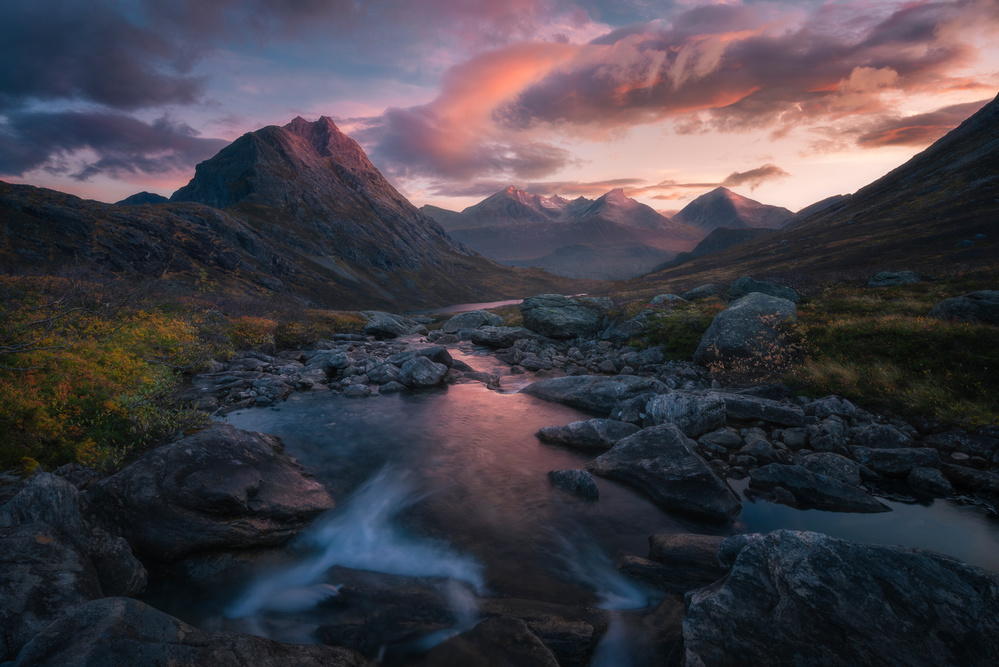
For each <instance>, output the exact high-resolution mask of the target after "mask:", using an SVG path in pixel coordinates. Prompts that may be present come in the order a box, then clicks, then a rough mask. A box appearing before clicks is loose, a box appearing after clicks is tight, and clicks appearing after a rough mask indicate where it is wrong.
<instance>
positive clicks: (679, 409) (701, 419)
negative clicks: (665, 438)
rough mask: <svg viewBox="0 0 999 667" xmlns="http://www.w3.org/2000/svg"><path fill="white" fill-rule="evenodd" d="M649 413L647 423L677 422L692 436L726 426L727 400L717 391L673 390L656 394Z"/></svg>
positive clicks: (683, 430) (682, 429) (646, 424)
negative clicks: (693, 392)
mask: <svg viewBox="0 0 999 667" xmlns="http://www.w3.org/2000/svg"><path fill="white" fill-rule="evenodd" d="M645 413H646V417H645V420H644V425H645V426H654V425H657V424H675V425H676V427H677V428H679V429H680V430H681V431H682V432H683V434H684V435H686V436H687V437H688V438H696V437H698V436H700V435H703V434H705V433H707V432H708V431H713V430H715V429H717V428H719V427H721V426H724V425H725V401H724V400H722V398H721V397H720V396H718V395H717V394H706V395H705V394H692V393H689V392H680V391H671V392H669V393H667V394H660V395H658V396H654V397H652V398H651V399H650V400H649V402H648V403H647V404H646V406H645Z"/></svg>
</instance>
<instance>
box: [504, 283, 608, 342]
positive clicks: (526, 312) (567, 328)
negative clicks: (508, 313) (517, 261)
mask: <svg viewBox="0 0 999 667" xmlns="http://www.w3.org/2000/svg"><path fill="white" fill-rule="evenodd" d="M606 312H607V309H606V308H604V307H602V306H601V304H599V303H594V302H592V301H584V300H581V299H570V298H569V297H566V296H562V295H560V294H539V295H538V296H532V297H530V298H528V299H524V301H523V303H521V304H520V313H521V315H522V316H523V318H524V326H525V327H527V328H528V329H530V330H531V331H534V332H537V333H539V334H541V335H542V336H547V337H548V338H558V339H569V338H578V337H579V336H593V335H596V334H597V333H599V332H600V328H601V327H600V324H601V321H602V319H603V316H604V315H605V314H606Z"/></svg>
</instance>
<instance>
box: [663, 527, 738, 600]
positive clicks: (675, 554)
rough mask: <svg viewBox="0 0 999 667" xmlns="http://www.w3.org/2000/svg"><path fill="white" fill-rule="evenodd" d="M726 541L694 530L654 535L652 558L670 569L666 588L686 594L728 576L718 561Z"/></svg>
mask: <svg viewBox="0 0 999 667" xmlns="http://www.w3.org/2000/svg"><path fill="white" fill-rule="evenodd" d="M724 540H725V538H724V537H719V536H715V535H695V534H690V533H679V534H675V535H650V536H649V560H651V561H653V562H655V563H659V564H660V565H662V566H665V567H666V568H667V569H668V571H669V575H668V581H669V582H670V584H671V585H670V587H669V588H668V589H666V590H670V591H672V592H676V593H686V592H687V591H689V590H692V589H694V588H700V587H701V586H706V585H707V584H710V583H711V582H713V581H717V580H718V579H721V578H722V577H723V576H725V573H726V571H727V569H726V568H723V567H722V566H721V565H719V563H718V549H719V547H721V545H722V542H723V541H724Z"/></svg>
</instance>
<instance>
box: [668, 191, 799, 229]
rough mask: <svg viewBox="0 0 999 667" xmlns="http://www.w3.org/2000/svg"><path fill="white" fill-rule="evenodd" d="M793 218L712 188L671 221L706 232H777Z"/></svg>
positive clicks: (783, 211) (777, 208)
mask: <svg viewBox="0 0 999 667" xmlns="http://www.w3.org/2000/svg"><path fill="white" fill-rule="evenodd" d="M793 217H794V213H792V212H791V211H789V210H787V209H786V208H783V207H781V206H770V205H769V204H761V203H760V202H758V201H755V200H752V199H749V198H748V197H743V196H742V195H737V194H736V193H734V192H732V191H731V190H729V189H728V188H715V189H714V190H712V191H711V192H708V193H706V194H703V195H701V196H700V197H698V198H697V199H695V200H694V201H692V202H690V203H689V204H687V205H686V206H685V207H684V208H683V209H682V210H681V211H680V212H679V213H677V214H676V215H675V216H674V217H673V219H674V220H676V221H678V222H682V223H684V224H687V225H693V226H694V227H697V228H698V229H703V230H704V231H706V232H709V231H711V230H712V229H717V228H718V227H726V228H728V229H744V228H747V227H765V228H767V229H779V228H781V227H783V226H784V225H786V224H787V223H788V222H790V221H791V219H792V218H793Z"/></svg>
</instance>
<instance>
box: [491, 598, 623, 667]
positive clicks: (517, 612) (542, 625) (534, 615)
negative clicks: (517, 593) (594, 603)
mask: <svg viewBox="0 0 999 667" xmlns="http://www.w3.org/2000/svg"><path fill="white" fill-rule="evenodd" d="M479 611H480V613H481V614H483V615H484V616H486V617H490V618H491V617H496V616H506V617H511V618H517V619H520V620H522V621H523V622H524V623H526V624H527V627H528V628H530V630H531V632H532V633H534V635H535V636H537V637H538V638H539V639H541V641H542V642H544V644H545V646H547V647H548V648H549V649H551V651H552V653H554V654H555V657H556V658H557V659H558V662H559V664H560V665H562V667H585V665H588V664H589V662H590V655H592V653H593V649H594V648H595V647H596V644H597V642H598V641H599V640H600V637H601V636H602V635H603V634H604V632H605V631H606V629H607V623H608V620H609V618H608V616H609V615H608V613H607V612H606V611H604V610H603V609H593V608H590V607H571V606H565V605H559V604H552V603H548V602H538V601H536V600H520V599H516V598H504V599H489V598H487V599H485V600H482V602H481V607H480V610H479Z"/></svg>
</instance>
